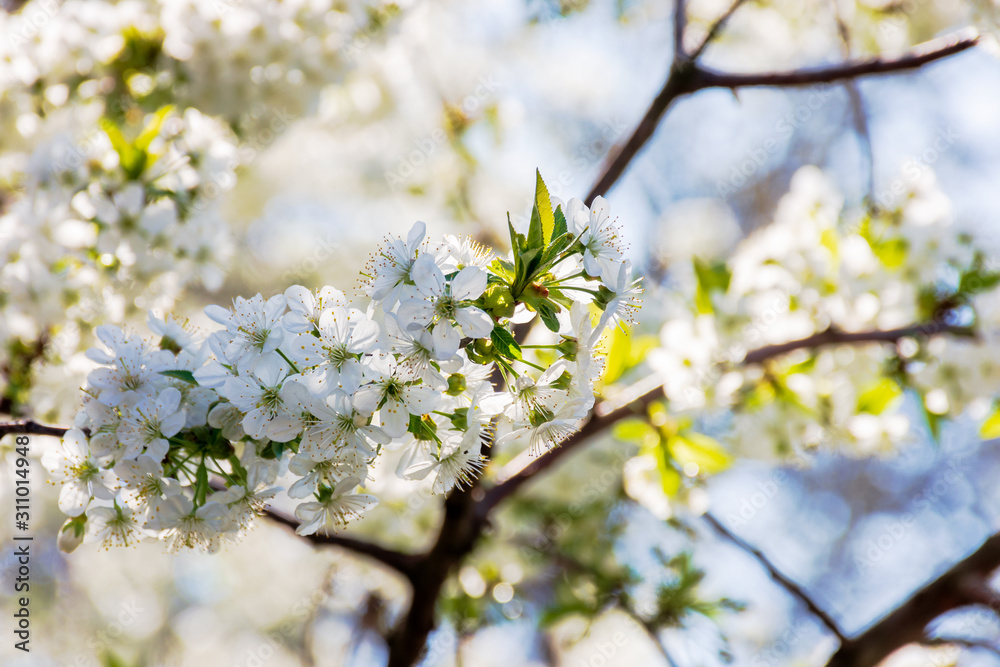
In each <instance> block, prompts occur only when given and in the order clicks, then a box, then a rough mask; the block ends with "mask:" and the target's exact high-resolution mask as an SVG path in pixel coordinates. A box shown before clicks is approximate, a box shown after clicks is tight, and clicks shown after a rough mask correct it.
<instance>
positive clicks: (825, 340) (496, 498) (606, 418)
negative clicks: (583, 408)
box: [479, 322, 974, 515]
mask: <svg viewBox="0 0 1000 667" xmlns="http://www.w3.org/2000/svg"><path fill="white" fill-rule="evenodd" d="M940 333H950V334H952V335H956V336H972V335H974V332H973V330H972V329H970V328H968V327H953V326H949V325H944V324H940V323H938V322H928V323H926V324H917V325H912V326H909V327H903V328H900V329H890V330H886V331H857V332H845V331H836V330H833V329H828V330H827V331H824V332H822V333H818V334H815V335H812V336H809V337H807V338H802V339H799V340H793V341H789V342H787V343H780V344H777V345H767V346H765V347H761V348H758V349H756V350H751V351H750V352H748V353H747V355H746V356H745V357H744V358H743V362H742V363H743V365H750V364H761V363H763V362H765V361H768V360H769V359H773V358H775V357H779V356H781V355H783V354H787V353H789V352H793V351H795V350H802V349H817V348H821V347H827V346H830V345H860V344H864V343H895V342H897V341H898V340H899V339H901V338H906V337H922V336H931V335H934V334H940ZM636 394H637V395H636V396H635V397H634V398H633V399H632V400H631V401H629V402H627V403H626V404H624V405H621V406H620V407H615V408H608V407H607V406H606V405H605V404H603V403H602V404H601V405H599V406H598V407H597V409H596V410H595V411H594V415H593V416H592V417H591V418H590V419H588V420H587V421H586V422H584V424H583V425H582V426H581V427H580V430H579V431H578V432H577V433H575V434H574V435H572V436H570V437H569V438H567V439H566V440H565V441H564V442H563V443H562V444H561V445H560V446H559V447H557V448H556V449H553V450H551V451H549V452H546V453H545V454H542V455H541V456H539V457H538V458H536V459H534V460H533V461H532V462H531V463H530V464H528V465H527V466H525V468H524V469H522V470H520V471H519V472H517V473H515V474H514V475H512V476H511V477H510V478H508V479H506V480H503V481H501V482H500V483H499V484H497V485H496V486H494V487H493V488H492V489H490V490H489V491H487V492H486V497H485V498H484V499H483V501H482V503H480V509H479V512H480V514H483V515H485V514H487V513H489V512H490V511H491V510H492V509H493V507H494V506H496V505H497V504H499V503H501V502H503V500H504V499H505V498H507V497H508V496H510V495H511V494H512V493H514V492H515V491H517V489H518V488H520V487H521V486H523V485H524V484H525V483H526V482H528V481H529V480H530V479H531V478H532V477H534V476H535V475H537V474H539V473H541V472H543V471H545V470H546V469H548V468H549V467H551V466H552V465H554V464H555V463H557V462H558V461H560V460H561V459H562V458H563V457H565V456H567V455H568V454H569V453H570V452H571V451H572V450H574V449H576V447H578V446H579V445H581V444H583V443H584V442H585V441H587V440H588V439H589V438H590V437H591V436H594V435H596V434H598V433H600V432H602V431H603V430H604V429H606V428H607V427H609V426H611V425H613V424H614V423H615V422H617V421H619V420H621V419H624V418H625V417H629V416H632V415H635V414H641V412H642V411H643V410H644V409H645V407H646V406H647V405H649V404H650V403H652V402H653V401H654V400H656V399H657V398H659V397H660V396H661V395H662V394H661V386H660V385H659V384H655V383H654V384H651V385H650V386H649V388H647V389H643V390H642V391H639V392H636Z"/></svg>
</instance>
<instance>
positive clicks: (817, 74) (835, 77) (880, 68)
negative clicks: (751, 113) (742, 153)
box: [585, 33, 979, 203]
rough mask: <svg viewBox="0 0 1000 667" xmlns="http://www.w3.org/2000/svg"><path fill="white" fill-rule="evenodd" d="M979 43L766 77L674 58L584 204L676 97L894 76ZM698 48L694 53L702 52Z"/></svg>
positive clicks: (953, 41)
mask: <svg viewBox="0 0 1000 667" xmlns="http://www.w3.org/2000/svg"><path fill="white" fill-rule="evenodd" d="M978 41H979V38H978V37H976V36H965V35H964V33H959V34H956V35H952V36H950V37H944V38H941V39H937V40H933V41H930V42H927V43H925V44H923V45H921V46H919V47H916V48H915V49H913V50H912V51H911V52H910V53H908V54H906V55H903V56H899V57H896V58H871V59H867V60H860V61H847V62H844V63H840V64H837V65H831V66H828V67H818V68H812V69H800V70H794V71H791V72H768V73H764V74H729V73H726V72H719V71H715V70H712V69H708V68H705V67H702V66H700V65H697V64H696V63H695V61H694V60H693V59H690V60H689V59H687V58H675V59H674V62H673V64H672V65H671V67H670V72H669V74H668V75H667V80H666V82H665V83H664V84H663V87H662V88H661V89H660V92H659V93H658V94H657V96H656V98H655V99H654V100H653V102H652V103H651V104H650V105H649V108H648V109H647V110H646V113H645V115H643V117H642V120H640V121H639V124H638V125H637V126H636V128H635V130H633V132H632V134H631V136H630V137H629V138H628V140H627V141H626V142H625V144H624V145H623V146H622V147H621V148H620V149H619V150H618V151H617V152H616V153H614V154H613V156H612V157H610V158H609V160H608V162H607V164H606V166H605V167H604V170H603V172H602V174H601V176H600V178H599V179H598V180H597V182H596V183H595V184H594V187H592V188H591V189H590V192H589V193H588V194H587V197H586V200H585V201H586V202H587V203H591V202H593V200H594V198H595V197H597V196H599V195H604V194H607V192H608V190H610V189H611V187H612V186H613V185H614V184H615V183H617V182H618V179H619V178H621V176H622V174H624V173H625V169H626V168H627V167H628V166H629V164H630V163H631V162H632V160H633V159H634V158H635V156H636V155H637V154H638V153H639V151H640V150H641V149H642V148H643V146H645V145H646V142H647V141H649V139H650V138H651V137H652V136H653V134H654V132H655V131H656V128H657V126H658V125H659V122H660V119H661V118H662V117H663V115H664V114H665V113H666V112H667V110H668V109H669V108H670V106H671V105H672V104H673V103H674V101H676V100H677V99H678V98H679V97H681V96H683V95H687V94H690V93H694V92H697V91H699V90H704V89H706V88H729V89H732V90H735V89H737V88H747V87H761V86H765V87H794V86H810V85H817V84H825V83H835V82H838V81H844V80H847V79H853V78H857V77H861V76H871V75H878V74H893V73H896V72H904V71H907V70H913V69H917V68H919V67H922V66H923V65H926V64H928V63H932V62H934V61H936V60H941V59H942V58H947V57H948V56H952V55H955V54H957V53H961V52H962V51H965V50H967V49H971V48H972V47H973V46H975V45H976V44H977V43H978ZM704 46H705V45H702V46H701V47H699V52H700V51H703V50H704Z"/></svg>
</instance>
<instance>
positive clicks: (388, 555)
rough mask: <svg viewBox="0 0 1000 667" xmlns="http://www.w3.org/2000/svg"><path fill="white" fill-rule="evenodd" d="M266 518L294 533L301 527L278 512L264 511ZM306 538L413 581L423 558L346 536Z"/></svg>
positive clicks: (313, 536) (307, 536)
mask: <svg viewBox="0 0 1000 667" xmlns="http://www.w3.org/2000/svg"><path fill="white" fill-rule="evenodd" d="M264 516H266V517H267V518H268V519H269V520H271V521H273V522H274V523H278V524H281V525H283V526H287V527H288V528H291V529H292V530H293V531H294V530H295V529H296V528H298V527H299V522H298V520H297V519H295V518H294V517H290V516H288V515H287V514H285V513H283V512H279V511H277V510H273V509H267V510H265V511H264ZM300 537H302V536H300ZM304 537H305V539H307V540H309V541H310V542H312V543H313V544H318V545H322V546H329V547H337V548H339V549H345V550H347V551H350V552H351V553H353V554H355V555H358V556H364V557H366V558H370V559H372V560H376V561H378V562H379V563H382V564H383V565H387V566H389V567H391V568H392V569H394V570H396V571H397V572H399V573H400V574H402V575H403V576H405V577H406V578H408V579H412V577H413V573H414V570H415V566H416V564H417V563H418V562H419V560H420V558H421V556H419V555H417V554H406V553H402V552H400V551H395V550H393V549H387V548H385V547H382V546H379V545H378V544H373V543H372V542H366V541H364V540H359V539H356V538H353V537H347V536H345V535H317V534H315V533H314V534H312V535H306V536H304Z"/></svg>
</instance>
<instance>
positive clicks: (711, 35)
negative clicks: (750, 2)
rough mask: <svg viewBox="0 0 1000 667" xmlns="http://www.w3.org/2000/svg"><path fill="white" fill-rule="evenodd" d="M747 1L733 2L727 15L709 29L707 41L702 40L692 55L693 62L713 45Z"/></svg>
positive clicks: (736, 0)
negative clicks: (720, 32)
mask: <svg viewBox="0 0 1000 667" xmlns="http://www.w3.org/2000/svg"><path fill="white" fill-rule="evenodd" d="M745 1H746V0H733V4H731V5H729V9H727V10H726V13H725V14H723V15H722V16H720V17H719V19H718V20H717V21H716V22H715V23H713V24H712V27H711V28H709V29H708V33H707V34H706V35H705V39H703V40H701V44H699V45H698V48H696V49H695V50H694V53H692V54H691V60H697V59H698V58H699V57H700V56H701V54H702V53H704V52H705V49H707V48H708V45H709V44H711V43H712V41H713V40H715V38H716V37H718V35H719V31H721V30H722V29H723V28H724V27H725V26H726V23H728V22H729V19H730V18H732V16H733V14H735V13H736V10H737V9H739V8H740V5H742V4H743V3H744V2H745Z"/></svg>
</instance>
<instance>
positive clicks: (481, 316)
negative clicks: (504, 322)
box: [455, 306, 494, 338]
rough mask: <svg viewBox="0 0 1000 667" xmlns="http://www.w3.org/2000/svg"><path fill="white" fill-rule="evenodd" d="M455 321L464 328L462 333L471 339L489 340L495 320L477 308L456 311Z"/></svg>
mask: <svg viewBox="0 0 1000 667" xmlns="http://www.w3.org/2000/svg"><path fill="white" fill-rule="evenodd" d="M455 321H456V322H458V323H459V324H460V325H461V326H462V333H463V334H465V335H466V336H468V337H469V338H487V337H489V335H490V332H492V331H493V325H494V322H493V318H492V317H490V316H489V314H487V312H486V311H484V310H482V309H480V308H476V307H475V306H469V307H468V308H459V309H458V310H456V311H455Z"/></svg>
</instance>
